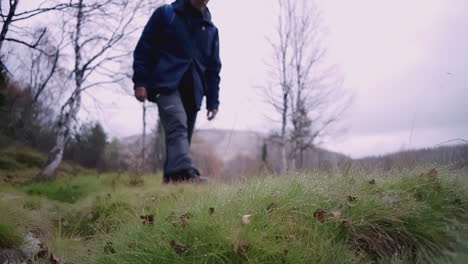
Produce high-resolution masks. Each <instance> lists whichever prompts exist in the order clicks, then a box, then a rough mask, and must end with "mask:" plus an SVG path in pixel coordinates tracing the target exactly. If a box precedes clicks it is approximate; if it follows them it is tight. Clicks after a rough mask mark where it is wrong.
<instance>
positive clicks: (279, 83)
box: [265, 0, 294, 172]
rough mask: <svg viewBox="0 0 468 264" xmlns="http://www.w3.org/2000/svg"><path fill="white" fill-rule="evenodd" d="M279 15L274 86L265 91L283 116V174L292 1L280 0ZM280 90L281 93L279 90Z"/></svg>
mask: <svg viewBox="0 0 468 264" xmlns="http://www.w3.org/2000/svg"><path fill="white" fill-rule="evenodd" d="M278 4H279V15H278V25H277V27H276V32H275V33H276V37H275V38H274V39H270V44H271V46H272V48H273V64H272V65H273V66H272V68H273V69H272V77H273V78H274V85H272V86H269V87H268V89H265V94H266V96H267V100H268V103H269V104H270V105H272V106H273V108H274V109H275V111H276V112H277V113H278V114H279V115H280V116H281V129H280V134H279V137H278V138H279V146H280V162H281V166H280V168H281V172H285V171H286V170H287V155H286V145H287V123H288V113H289V97H290V94H291V88H292V81H291V70H290V69H291V63H292V51H291V43H290V37H291V34H292V31H291V25H292V21H293V19H294V17H293V15H294V14H293V13H292V10H291V9H290V8H288V6H289V4H290V1H289V0H288V1H286V3H284V1H282V0H278ZM277 88H279V91H280V92H279V93H278V91H277V90H278V89H277Z"/></svg>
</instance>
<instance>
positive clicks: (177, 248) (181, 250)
mask: <svg viewBox="0 0 468 264" xmlns="http://www.w3.org/2000/svg"><path fill="white" fill-rule="evenodd" d="M171 247H172V248H173V249H174V250H175V252H176V253H177V254H182V253H184V252H185V251H187V247H186V246H185V245H184V244H182V243H181V242H179V241H177V240H172V241H171Z"/></svg>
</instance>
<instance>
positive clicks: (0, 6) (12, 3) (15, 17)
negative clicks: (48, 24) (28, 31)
mask: <svg viewBox="0 0 468 264" xmlns="http://www.w3.org/2000/svg"><path fill="white" fill-rule="evenodd" d="M5 2H8V7H7V5H6V3H5ZM19 2H20V0H0V18H1V19H2V22H3V26H2V30H1V31H0V52H1V51H2V47H3V43H4V42H5V41H9V42H15V43H18V44H21V45H25V46H27V47H29V48H33V49H38V45H39V43H40V41H41V39H42V38H43V37H44V35H45V33H46V31H47V29H46V28H43V30H42V32H41V34H39V35H38V37H37V38H36V39H35V40H33V41H32V42H28V41H27V40H24V39H22V38H21V37H19V36H18V35H16V36H13V37H7V33H8V32H9V29H10V27H11V26H12V25H13V23H15V22H18V21H22V20H26V19H30V18H32V17H35V16H37V15H40V14H43V13H46V12H50V11H60V10H65V9H68V8H70V7H72V6H73V3H72V1H69V2H64V3H59V4H54V3H51V1H48V0H46V1H43V2H42V3H41V4H40V5H39V7H37V8H34V9H31V10H26V11H23V12H20V13H18V12H17V8H18V4H19ZM49 3H50V4H49ZM45 5H47V6H46V7H44V6H45ZM6 10H8V12H7V11H6Z"/></svg>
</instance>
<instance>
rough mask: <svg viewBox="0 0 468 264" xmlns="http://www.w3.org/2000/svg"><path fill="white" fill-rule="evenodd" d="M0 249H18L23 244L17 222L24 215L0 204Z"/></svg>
mask: <svg viewBox="0 0 468 264" xmlns="http://www.w3.org/2000/svg"><path fill="white" fill-rule="evenodd" d="M0 212H1V214H0V249H1V248H14V247H18V246H20V245H21V244H22V242H23V236H22V230H21V227H19V226H18V224H17V222H18V221H19V220H20V219H22V218H24V214H22V212H20V211H19V210H16V209H13V208H11V207H10V206H6V205H4V204H3V203H0Z"/></svg>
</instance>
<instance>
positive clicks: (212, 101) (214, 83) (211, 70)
mask: <svg viewBox="0 0 468 264" xmlns="http://www.w3.org/2000/svg"><path fill="white" fill-rule="evenodd" d="M214 39H215V41H214V43H213V44H212V45H213V46H212V55H211V58H210V59H209V61H208V65H207V66H208V67H207V69H206V75H205V77H206V85H207V91H206V109H208V110H213V109H218V107H219V82H220V80H221V78H220V77H219V73H220V72H221V59H220V58H219V35H218V30H216V36H215V38H214Z"/></svg>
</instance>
